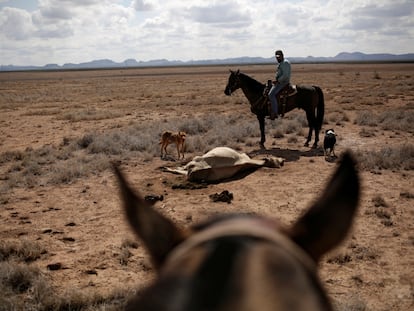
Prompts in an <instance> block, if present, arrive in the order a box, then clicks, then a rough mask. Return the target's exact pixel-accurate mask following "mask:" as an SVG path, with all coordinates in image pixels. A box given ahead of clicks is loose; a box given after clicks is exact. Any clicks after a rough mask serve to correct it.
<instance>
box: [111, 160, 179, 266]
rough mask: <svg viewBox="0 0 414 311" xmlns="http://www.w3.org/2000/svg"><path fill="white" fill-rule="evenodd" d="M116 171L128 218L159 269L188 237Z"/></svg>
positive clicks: (115, 168) (116, 169)
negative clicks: (176, 247) (174, 249)
mask: <svg viewBox="0 0 414 311" xmlns="http://www.w3.org/2000/svg"><path fill="white" fill-rule="evenodd" d="M114 170H115V174H116V176H117V177H118V182H119V185H120V190H121V197H122V200H123V203H124V210H125V214H126V218H127V220H128V222H129V224H130V225H131V227H132V229H133V230H134V231H135V233H136V234H137V235H138V237H139V238H140V239H141V240H142V241H143V243H144V245H145V247H146V248H147V250H148V252H149V254H150V256H151V258H152V262H153V264H154V266H155V267H156V268H157V269H158V268H160V266H161V265H162V264H163V263H164V261H165V259H166V257H167V256H168V254H169V253H170V252H171V250H172V249H173V248H174V247H175V246H177V245H178V244H179V243H181V242H182V241H183V240H184V239H185V238H186V235H185V233H184V232H183V231H181V230H179V229H178V228H177V227H176V226H175V225H174V223H173V222H172V221H171V220H170V219H168V218H166V217H165V216H163V215H162V214H160V213H159V212H157V211H156V210H155V209H154V208H153V207H152V205H151V204H150V203H148V202H147V201H145V200H144V199H143V198H142V197H141V196H140V195H139V194H137V193H135V192H134V191H133V190H132V189H131V187H130V186H129V185H128V183H127V182H126V180H125V178H124V176H123V175H122V173H121V171H120V170H119V168H118V167H117V166H115V165H114Z"/></svg>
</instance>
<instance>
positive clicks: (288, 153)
mask: <svg viewBox="0 0 414 311" xmlns="http://www.w3.org/2000/svg"><path fill="white" fill-rule="evenodd" d="M260 155H270V156H274V157H280V158H283V159H285V162H294V161H298V160H299V159H300V157H320V156H324V152H323V149H322V148H311V149H309V150H306V151H302V150H298V149H281V148H271V149H266V148H260V149H256V150H253V151H251V152H250V153H248V156H249V157H256V156H260Z"/></svg>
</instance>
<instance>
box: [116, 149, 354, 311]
mask: <svg viewBox="0 0 414 311" xmlns="http://www.w3.org/2000/svg"><path fill="white" fill-rule="evenodd" d="M115 172H116V175H117V176H118V180H119V183H120V189H121V193H122V198H123V202H124V209H125V212H126V216H127V219H128V221H129V223H130V225H131V226H132V228H133V229H134V230H135V233H136V234H137V235H138V236H139V237H140V239H141V240H142V241H143V243H144V245H145V247H146V248H147V250H148V253H149V254H150V256H151V259H152V262H153V264H154V266H155V268H156V270H157V272H158V276H157V278H156V280H155V281H154V284H153V285H152V286H150V287H148V288H147V289H145V290H143V291H142V292H140V294H139V296H137V297H136V298H134V299H133V300H132V301H131V302H130V303H129V305H128V307H127V310H159V311H166V310H184V311H189V310H212V311H214V310H221V311H229V310H242V311H247V310H263V311H267V310H279V311H280V310H319V311H320V310H332V307H331V304H330V302H329V299H328V297H327V294H326V293H325V291H324V289H323V286H322V284H321V282H320V280H319V279H318V276H317V262H318V261H319V260H320V258H321V257H322V256H323V255H324V254H325V253H326V252H327V251H329V250H331V249H332V248H333V247H335V246H336V245H338V244H339V243H340V242H341V241H342V240H343V239H344V238H345V236H346V234H347V232H348V231H349V229H350V226H351V224H352V221H353V218H354V216H355V214H356V209H357V205H358V201H359V192H360V186H359V178H358V173H357V170H356V165H355V163H354V160H353V158H352V156H351V155H350V154H348V153H346V154H345V155H344V156H343V158H342V160H341V164H340V166H339V168H337V170H336V172H335V173H334V175H333V176H332V177H331V180H330V182H329V183H328V185H327V187H326V188H325V190H324V192H323V194H322V195H321V196H320V198H319V199H318V200H317V201H316V202H315V203H313V204H312V205H311V206H310V208H309V209H308V210H307V211H306V212H305V213H304V214H303V215H302V216H300V217H299V218H298V219H297V220H296V221H295V222H294V223H293V225H291V226H282V225H281V224H280V223H279V222H277V221H274V220H272V219H268V218H265V217H260V216H252V215H250V214H249V215H243V216H241V215H238V216H236V215H226V216H222V217H218V218H215V219H212V220H209V221H207V222H204V223H201V224H198V225H195V226H193V227H192V228H189V229H182V228H179V227H178V226H177V225H176V224H174V223H173V221H172V220H170V219H169V218H167V217H166V216H164V215H162V214H161V213H160V212H158V211H157V210H156V209H154V207H153V206H152V205H151V204H150V203H149V202H147V201H145V200H144V198H143V197H142V196H141V195H139V194H137V193H136V192H134V191H133V190H132V189H131V188H130V186H129V185H128V183H127V182H126V180H125V178H124V177H123V175H122V173H121V171H120V170H119V169H118V168H117V167H115Z"/></svg>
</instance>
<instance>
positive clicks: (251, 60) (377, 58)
mask: <svg viewBox="0 0 414 311" xmlns="http://www.w3.org/2000/svg"><path fill="white" fill-rule="evenodd" d="M287 58H288V59H289V61H290V62H291V63H330V62H414V53H409V54H399V55H395V54H364V53H360V52H354V53H347V52H343V53H339V54H338V55H336V56H334V57H313V56H308V57H287ZM268 63H274V58H273V57H269V58H263V57H248V56H246V57H237V58H226V59H208V60H191V61H179V60H167V59H156V60H150V61H136V60H135V59H127V60H125V61H123V62H120V63H117V62H114V61H112V60H110V59H100V60H93V61H90V62H86V63H80V64H72V63H67V64H64V65H62V66H60V65H58V64H47V65H45V66H14V65H0V71H19V70H68V69H104V68H134V67H136V68H139V67H164V66H202V65H241V64H268Z"/></svg>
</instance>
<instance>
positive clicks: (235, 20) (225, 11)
mask: <svg viewBox="0 0 414 311" xmlns="http://www.w3.org/2000/svg"><path fill="white" fill-rule="evenodd" d="M186 14H187V17H188V18H189V19H190V20H193V21H195V22H197V23H206V24H218V25H221V26H223V25H234V26H236V27H241V26H243V25H249V24H250V23H251V17H250V16H249V15H248V13H247V10H243V9H241V8H240V7H239V6H237V5H236V3H231V2H227V3H221V2H220V3H218V4H213V5H211V4H210V5H207V6H193V7H190V8H189V9H188V11H187V12H186Z"/></svg>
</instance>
